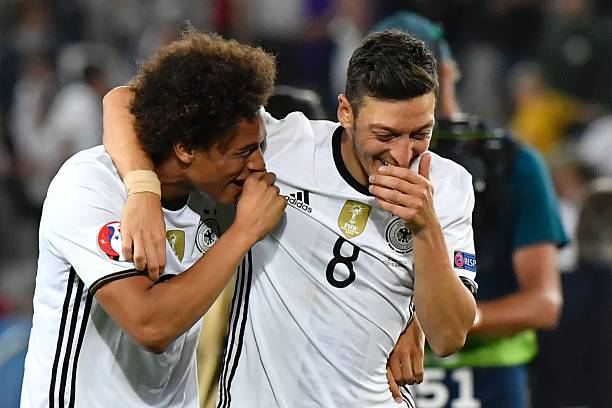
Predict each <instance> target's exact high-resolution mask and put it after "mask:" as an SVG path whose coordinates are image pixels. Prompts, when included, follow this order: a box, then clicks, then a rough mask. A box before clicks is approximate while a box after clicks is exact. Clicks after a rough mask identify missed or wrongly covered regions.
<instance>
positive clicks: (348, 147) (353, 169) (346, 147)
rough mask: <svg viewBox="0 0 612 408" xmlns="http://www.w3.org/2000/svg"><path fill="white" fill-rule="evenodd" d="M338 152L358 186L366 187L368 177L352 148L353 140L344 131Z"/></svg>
mask: <svg viewBox="0 0 612 408" xmlns="http://www.w3.org/2000/svg"><path fill="white" fill-rule="evenodd" d="M340 152H341V153H342V161H343V162H344V166H345V167H346V169H347V170H348V172H349V173H350V174H351V176H352V177H353V178H354V179H355V181H357V182H358V183H359V184H361V185H364V186H367V185H368V175H367V173H366V172H365V170H364V169H363V167H362V166H361V163H360V162H359V158H358V157H357V155H356V153H355V149H354V148H353V140H352V138H351V135H349V134H348V132H347V130H346V129H345V130H344V131H343V132H342V138H341V139H340Z"/></svg>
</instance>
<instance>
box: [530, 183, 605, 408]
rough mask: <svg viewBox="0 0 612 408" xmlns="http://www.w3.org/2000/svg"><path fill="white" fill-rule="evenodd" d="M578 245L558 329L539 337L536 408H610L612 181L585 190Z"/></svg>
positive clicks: (566, 281)
mask: <svg viewBox="0 0 612 408" xmlns="http://www.w3.org/2000/svg"><path fill="white" fill-rule="evenodd" d="M576 244H577V245H576V246H577V259H578V260H577V264H576V267H575V270H574V271H573V273H566V274H563V290H564V296H565V299H566V302H565V307H564V310H563V314H562V315H561V321H560V323H559V327H558V328H557V329H556V330H554V331H552V332H550V333H542V335H541V336H540V340H541V344H542V350H541V353H540V354H539V355H538V357H537V360H538V362H537V364H536V365H535V367H534V371H535V372H536V375H535V376H534V378H533V381H532V384H531V385H532V394H533V406H534V407H535V408H558V407H589V408H608V407H609V406H610V401H612V350H611V347H610V345H611V344H612V179H610V178H598V179H595V180H594V181H593V182H591V183H590V184H589V185H588V187H587V188H586V194H585V198H584V200H583V203H582V208H581V209H580V212H579V215H578V222H577V228H576ZM577 333H579V334H580V335H577ZM559 361H563V365H562V368H561V369H560V366H559Z"/></svg>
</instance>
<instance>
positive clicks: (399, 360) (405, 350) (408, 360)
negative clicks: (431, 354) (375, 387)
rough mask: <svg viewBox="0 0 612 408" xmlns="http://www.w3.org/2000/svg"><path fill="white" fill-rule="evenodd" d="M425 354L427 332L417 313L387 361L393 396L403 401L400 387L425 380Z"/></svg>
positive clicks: (388, 377)
mask: <svg viewBox="0 0 612 408" xmlns="http://www.w3.org/2000/svg"><path fill="white" fill-rule="evenodd" d="M424 354H425V334H424V333H423V330H422V329H421V325H420V324H419V321H418V320H417V317H416V315H414V318H413V319H412V322H411V323H410V325H409V326H408V327H407V328H406V330H404V332H403V333H402V334H401V335H400V337H399V339H398V340H397V344H396V345H395V348H394V349H393V351H392V352H391V354H390V355H389V361H387V380H388V382H389V389H390V390H391V394H392V395H393V398H394V399H395V401H397V402H398V403H401V402H402V394H401V393H400V389H399V387H400V386H402V385H406V384H409V385H412V384H414V383H417V384H420V383H421V382H423V372H424V369H423V356H424Z"/></svg>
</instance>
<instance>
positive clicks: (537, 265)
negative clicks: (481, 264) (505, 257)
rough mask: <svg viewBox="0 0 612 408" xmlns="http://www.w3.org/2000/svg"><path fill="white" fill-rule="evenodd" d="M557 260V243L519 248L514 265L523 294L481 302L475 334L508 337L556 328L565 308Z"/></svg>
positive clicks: (513, 257) (514, 257) (513, 260)
mask: <svg viewBox="0 0 612 408" xmlns="http://www.w3.org/2000/svg"><path fill="white" fill-rule="evenodd" d="M556 257H557V247H556V245H555V244H553V243H541V244H536V245H529V246H525V247H522V248H518V249H517V250H516V251H515V252H514V254H513V256H512V263H513V266H514V272H515V274H516V277H517V281H518V286H519V290H518V291H517V292H515V293H513V294H511V295H508V296H505V297H503V298H500V299H496V300H491V301H486V302H479V303H478V308H479V311H480V321H479V322H478V324H476V325H475V326H474V328H473V329H472V332H473V333H476V334H481V335H489V336H508V335H512V334H514V333H516V332H518V331H521V330H525V329H545V330H546V329H548V330H550V329H553V328H555V327H556V325H557V322H558V320H559V315H560V313H561V305H562V295H561V284H560V277H559V272H558V270H557V265H556Z"/></svg>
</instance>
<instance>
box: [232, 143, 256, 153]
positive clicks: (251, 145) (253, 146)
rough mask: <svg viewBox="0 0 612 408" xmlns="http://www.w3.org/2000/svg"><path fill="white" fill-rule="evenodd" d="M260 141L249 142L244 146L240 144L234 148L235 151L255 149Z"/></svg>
mask: <svg viewBox="0 0 612 408" xmlns="http://www.w3.org/2000/svg"><path fill="white" fill-rule="evenodd" d="M260 144H261V143H251V144H248V145H245V146H241V147H240V148H239V149H238V150H236V151H237V152H246V151H249V150H251V149H256V148H258V147H259V145H260Z"/></svg>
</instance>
